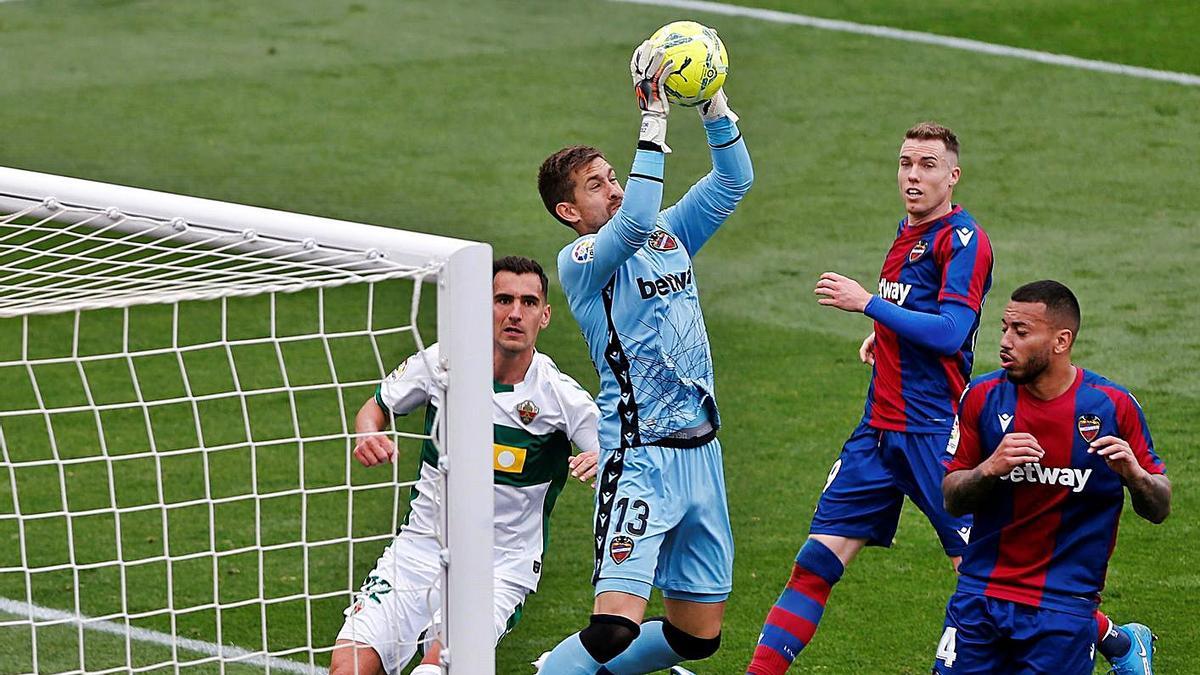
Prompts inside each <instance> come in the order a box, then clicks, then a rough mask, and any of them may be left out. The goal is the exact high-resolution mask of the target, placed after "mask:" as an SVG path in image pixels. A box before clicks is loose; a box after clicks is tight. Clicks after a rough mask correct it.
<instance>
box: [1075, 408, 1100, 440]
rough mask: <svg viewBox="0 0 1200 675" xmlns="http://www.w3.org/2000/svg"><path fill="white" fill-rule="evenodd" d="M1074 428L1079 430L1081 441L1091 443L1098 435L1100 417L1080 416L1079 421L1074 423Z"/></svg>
mask: <svg viewBox="0 0 1200 675" xmlns="http://www.w3.org/2000/svg"><path fill="white" fill-rule="evenodd" d="M1075 428H1076V429H1079V435H1080V436H1083V440H1085V441H1087V442H1088V443H1091V442H1092V441H1094V440H1096V437H1097V436H1099V435H1100V416H1099V415H1092V414H1091V413H1089V414H1087V415H1080V416H1079V419H1078V420H1076V421H1075Z"/></svg>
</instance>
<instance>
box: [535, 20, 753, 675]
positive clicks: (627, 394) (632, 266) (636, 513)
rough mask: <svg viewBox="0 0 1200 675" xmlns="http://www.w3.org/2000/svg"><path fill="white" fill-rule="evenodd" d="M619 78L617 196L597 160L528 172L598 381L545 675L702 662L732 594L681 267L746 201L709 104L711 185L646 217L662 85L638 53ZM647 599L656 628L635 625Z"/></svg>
mask: <svg viewBox="0 0 1200 675" xmlns="http://www.w3.org/2000/svg"><path fill="white" fill-rule="evenodd" d="M630 65H631V67H630V70H631V72H632V75H633V81H634V85H635V92H636V94H637V100H638V103H639V107H640V109H641V110H642V127H641V131H640V134H639V143H638V150H637V153H636V154H635V156H634V160H633V169H632V170H631V171H630V174H629V181H628V191H625V190H622V188H621V184H620V182H619V181H618V180H617V177H616V174H615V173H614V172H613V169H612V166H611V165H609V163H608V162H607V161H606V160H605V159H604V157H603V156H602V155H601V154H600V152H599V151H597V150H595V149H594V148H589V147H587V146H572V147H568V148H564V149H563V150H560V151H559V152H556V153H554V154H553V155H551V156H550V157H549V158H547V159H546V161H545V162H544V163H543V164H542V167H541V170H540V171H539V174H538V189H539V192H540V193H541V196H542V200H543V203H544V204H545V206H546V209H547V210H548V211H549V212H550V213H551V215H553V216H554V217H555V218H556V219H557V220H558V221H559V222H561V223H563V224H565V225H567V226H569V227H570V228H571V229H572V230H573V231H574V232H575V234H576V235H577V238H576V239H575V241H574V242H572V243H571V244H569V245H568V246H567V247H566V248H564V249H563V250H562V252H561V253H560V254H559V257H558V276H559V279H560V280H561V281H562V286H563V291H564V293H565V294H566V296H567V301H568V303H569V305H570V307H571V312H572V314H574V315H575V318H576V320H577V321H579V325H580V328H581V329H582V330H583V334H584V337H585V339H586V340H587V343H588V348H589V351H590V353H591V357H592V362H593V363H594V364H595V366H596V369H597V371H598V372H599V374H600V395H599V396H598V398H597V402H598V404H599V406H600V411H601V415H602V418H601V423H600V443H601V447H602V448H603V451H602V453H601V464H602V466H603V470H602V472H601V477H600V486H599V489H598V491H597V503H596V520H595V532H594V534H595V557H596V566H595V573H594V575H593V583H595V585H596V600H595V604H594V605H593V609H594V613H593V614H592V616H591V619H590V621H589V623H588V626H587V627H586V628H584V629H583V630H582V631H580V632H578V633H576V634H574V635H572V636H570V637H568V638H566V639H565V640H563V641H562V642H560V643H559V644H558V646H557V647H555V648H554V650H553V651H552V652H551V653H550V654H548V655H546V657H545V660H544V661H543V662H542V665H541V670H540V672H543V673H547V674H550V675H596V673H609V674H612V675H632V674H634V673H650V672H656V671H659V670H665V669H667V668H668V667H671V666H673V665H674V664H677V663H679V662H680V661H682V660H693V659H702V658H707V657H708V656H710V655H712V654H713V653H714V652H716V650H717V648H718V646H719V645H720V635H721V623H722V620H723V617H724V611H725V601H726V599H727V597H728V595H729V592H730V590H731V589H732V583H733V536H732V533H731V531H730V525H729V513H728V508H727V506H726V499H725V480H724V470H723V467H722V450H721V445H720V442H719V441H718V440H717V438H716V433H717V429H718V428H719V427H720V424H721V420H720V416H719V415H718V413H717V404H716V399H715V395H714V390H713V365H712V355H711V353H710V351H709V344H708V332H707V330H706V328H705V325H704V316H703V314H702V313H701V308H700V296H699V293H698V291H697V289H696V283H695V276H694V274H693V271H692V259H693V257H694V256H695V255H696V254H697V253H698V252H699V250H700V248H701V247H702V246H704V244H705V243H706V242H707V241H708V240H709V238H710V237H712V236H713V234H715V233H716V231H717V228H718V227H720V226H721V224H722V223H724V222H725V219H726V218H728V217H729V215H730V214H731V213H732V212H733V210H734V208H735V207H736V206H737V204H738V202H739V201H740V200H741V198H742V196H743V195H744V194H745V193H746V191H747V190H749V188H750V184H751V182H752V180H753V171H752V169H751V165H750V156H749V153H748V152H747V151H746V144H745V141H744V140H742V136H741V133H740V132H739V131H738V127H737V124H736V123H737V120H738V117H737V116H736V115H734V114H733V112H732V111H731V110H730V109H729V106H728V105H727V102H726V99H725V93H724V92H723V91H722V92H718V93H717V95H716V96H715V97H714V98H713V99H712V100H710V101H708V102H706V103H705V104H703V105H701V106H700V107H699V108H698V110H699V112H700V118H701V120H702V122H703V125H704V130H705V135H706V137H707V140H708V145H709V149H710V154H711V157H712V165H713V168H712V171H711V172H710V173H709V174H708V175H706V176H705V177H703V178H701V179H700V181H699V182H697V183H696V184H695V185H693V186H692V188H691V189H690V190H688V192H687V194H686V195H684V197H683V198H682V199H680V200H679V202H677V203H676V204H675V205H673V206H671V207H669V208H667V209H664V210H661V211H660V209H661V206H662V192H663V165H664V164H665V154H666V152H667V151H668V148H667V147H666V141H665V138H666V125H667V111H668V103H667V101H666V99H665V98H664V97H663V96H662V81H663V80H664V79H665V78H666V76H667V74H668V73H669V72H670V65H671V64H670V63H669V62H667V63H664V62H663V54H662V51H661V50H658V49H653V48H651V47H650V46H649V44H648V43H647V44H643V45H642V46H641V47H640V48H639V49H638V50H637V51H636V52H635V53H634V56H633V59H632V62H631V64H630ZM652 587H657V588H660V589H662V591H663V596H664V601H663V604H664V605H665V606H666V613H667V616H666V617H659V618H653V619H647V620H645V621H643V620H642V619H643V617H644V614H645V611H646V602H647V600H648V599H649V597H650V592H651V588H652Z"/></svg>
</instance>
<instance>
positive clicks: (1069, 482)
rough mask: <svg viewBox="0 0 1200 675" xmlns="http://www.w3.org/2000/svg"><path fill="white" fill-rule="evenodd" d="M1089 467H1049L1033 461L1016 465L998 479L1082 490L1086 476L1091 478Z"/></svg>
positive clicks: (1075, 490) (1085, 482)
mask: <svg viewBox="0 0 1200 675" xmlns="http://www.w3.org/2000/svg"><path fill="white" fill-rule="evenodd" d="M1091 476H1092V470H1091V469H1074V468H1071V467H1057V466H1055V467H1049V466H1042V465H1041V464H1039V463H1037V462H1034V463H1032V464H1026V465H1024V466H1018V467H1016V468H1015V469H1013V470H1012V471H1009V472H1008V475H1006V476H1001V477H1000V480H1008V481H1012V482H1014V483H1041V484H1042V485H1061V486H1063V487H1069V488H1071V492H1083V488H1084V486H1085V485H1087V482H1088V478H1091Z"/></svg>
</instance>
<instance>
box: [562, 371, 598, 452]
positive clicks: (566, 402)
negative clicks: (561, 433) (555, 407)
mask: <svg viewBox="0 0 1200 675" xmlns="http://www.w3.org/2000/svg"><path fill="white" fill-rule="evenodd" d="M559 377H561V378H562V382H561V385H560V387H559V391H560V398H561V400H562V406H563V413H564V417H566V420H567V428H566V432H567V437H568V438H570V439H571V442H572V443H574V444H575V447H577V448H579V449H580V450H581V451H583V452H588V451H593V452H599V451H600V436H599V425H600V409H599V408H597V407H596V402H595V401H593V400H592V395H591V394H589V393H588V392H587V390H585V389H584V388H583V387H581V386H579V383H578V382H576V381H575V380H573V379H571V378H570V377H568V376H567V375H564V374H562V373H561V372H560V373H559Z"/></svg>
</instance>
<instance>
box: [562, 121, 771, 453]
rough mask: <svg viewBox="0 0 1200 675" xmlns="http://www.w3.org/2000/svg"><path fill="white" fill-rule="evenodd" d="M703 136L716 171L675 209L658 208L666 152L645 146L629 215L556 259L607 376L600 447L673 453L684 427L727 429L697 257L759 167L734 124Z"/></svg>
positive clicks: (629, 193)
mask: <svg viewBox="0 0 1200 675" xmlns="http://www.w3.org/2000/svg"><path fill="white" fill-rule="evenodd" d="M705 131H706V133H707V136H708V142H709V146H710V147H711V150H712V160H713V170H712V171H711V172H710V173H709V174H708V175H707V176H705V177H704V178H702V179H700V181H699V182H697V183H696V184H695V185H693V186H692V188H691V189H690V190H688V192H687V194H686V195H684V197H683V198H682V199H680V200H679V202H678V203H676V204H675V205H674V206H671V207H670V208H667V209H665V210H663V211H661V212H660V211H659V209H660V207H661V205H662V189H663V183H662V180H663V179H662V176H663V154H662V153H660V152H654V151H648V150H638V152H637V154H636V156H635V157H634V161H633V169H632V170H631V171H630V174H629V181H628V183H627V184H626V189H625V197H624V201H623V202H622V204H621V208H620V209H619V210H618V211H617V212H616V214H615V215H614V216H613V217H612V219H611V220H610V221H609V222H608V223H606V224H605V225H604V227H602V228H601V229H600V231H599V232H597V233H595V234H590V235H585V236H583V237H580V238H578V239H576V240H575V241H574V242H572V243H571V244H570V245H568V246H567V247H566V248H564V249H563V250H562V251H561V252H560V253H559V255H558V274H559V279H560V281H561V282H562V286H563V290H564V291H565V292H566V295H567V301H568V304H569V305H570V307H571V313H572V314H574V315H575V319H576V320H577V321H578V322H579V325H580V327H581V328H582V330H583V335H584V338H585V339H586V340H587V343H588V348H589V351H590V352H591V356H592V362H593V363H594V364H595V366H596V370H597V371H598V372H599V373H600V395H599V396H598V397H597V400H596V402H597V404H599V407H600V414H601V421H600V444H601V446H602V447H604V448H618V447H633V446H639V445H670V444H671V442H670V441H671V436H672V435H675V434H677V433H678V432H680V431H682V430H687V429H691V428H694V427H697V426H699V425H703V424H704V423H705V422H708V423H711V424H712V426H713V428H716V427H719V426H720V418H719V416H718V414H717V406H716V400H715V398H714V394H713V367H712V355H711V353H710V352H709V346H708V331H707V330H706V328H705V326H704V316H703V314H702V313H701V311H700V296H699V294H698V292H697V288H696V279H695V273H694V271H693V269H692V256H694V255H696V253H697V252H698V251H699V250H700V248H701V247H702V246H704V244H705V242H707V241H708V239H709V237H711V236H712V235H713V234H714V233H715V232H716V230H717V228H718V227H720V225H721V223H723V222H724V221H725V219H726V218H728V217H729V215H730V214H731V213H732V212H733V209H734V207H735V206H736V205H737V203H738V201H740V200H741V198H742V196H743V195H744V194H745V193H746V191H747V190H748V189H749V188H750V183H751V182H752V180H753V170H752V168H751V165H750V155H749V153H748V152H747V151H746V145H745V142H744V141H742V137H741V134H740V133H739V132H738V129H737V125H736V124H734V123H733V122H732V121H730V120H729V119H728V118H724V117H722V118H719V119H717V120H714V121H711V122H706V123H705Z"/></svg>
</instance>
